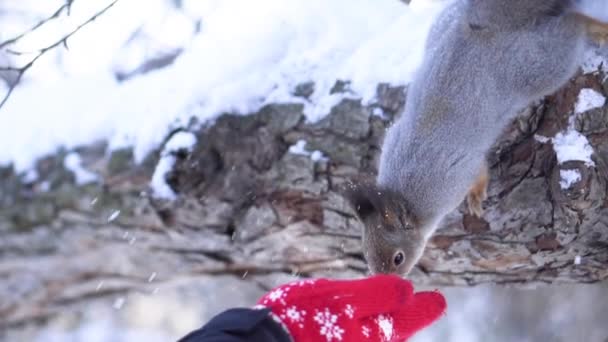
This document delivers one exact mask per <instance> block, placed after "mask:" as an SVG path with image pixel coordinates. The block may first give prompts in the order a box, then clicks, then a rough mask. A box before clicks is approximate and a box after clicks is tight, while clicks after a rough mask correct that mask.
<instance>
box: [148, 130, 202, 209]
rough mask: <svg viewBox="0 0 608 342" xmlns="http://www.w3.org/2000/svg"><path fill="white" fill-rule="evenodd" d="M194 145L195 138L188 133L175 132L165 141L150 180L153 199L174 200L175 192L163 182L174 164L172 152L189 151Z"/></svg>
mask: <svg viewBox="0 0 608 342" xmlns="http://www.w3.org/2000/svg"><path fill="white" fill-rule="evenodd" d="M195 144H196V136H195V135H194V134H192V133H189V132H177V133H175V134H173V135H172V136H171V138H170V139H169V141H167V143H166V144H165V146H164V148H163V151H162V152H161V154H160V160H159V161H158V164H156V169H154V174H153V175H152V180H151V181H150V188H151V189H152V195H153V196H154V197H156V198H162V199H167V200H174V199H175V197H176V195H175V192H173V190H172V189H171V187H170V186H169V184H167V182H166V181H165V175H166V174H167V173H168V172H169V171H171V169H172V168H173V165H174V164H175V156H174V155H173V152H176V151H178V150H181V149H184V150H187V151H191V150H192V147H193V146H194V145H195Z"/></svg>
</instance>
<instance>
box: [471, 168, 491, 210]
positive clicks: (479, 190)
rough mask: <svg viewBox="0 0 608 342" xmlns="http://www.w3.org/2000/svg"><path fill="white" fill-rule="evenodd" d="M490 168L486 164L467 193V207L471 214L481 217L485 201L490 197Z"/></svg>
mask: <svg viewBox="0 0 608 342" xmlns="http://www.w3.org/2000/svg"><path fill="white" fill-rule="evenodd" d="M488 182H489V176H488V168H487V166H486V165H485V164H484V166H483V167H482V168H481V172H480V173H479V176H478V177H477V179H476V180H475V183H474V184H473V186H472V187H471V190H469V193H468V194H467V208H468V209H469V213H470V214H471V215H474V216H477V217H481V216H482V215H483V206H482V204H483V201H484V200H485V199H486V198H488V192H487V189H488Z"/></svg>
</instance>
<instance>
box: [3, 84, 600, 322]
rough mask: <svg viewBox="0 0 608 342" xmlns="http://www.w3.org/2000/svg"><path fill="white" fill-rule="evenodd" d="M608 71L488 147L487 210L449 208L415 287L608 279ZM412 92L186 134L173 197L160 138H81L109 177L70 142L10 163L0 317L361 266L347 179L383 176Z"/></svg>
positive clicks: (238, 120) (176, 156)
mask: <svg viewBox="0 0 608 342" xmlns="http://www.w3.org/2000/svg"><path fill="white" fill-rule="evenodd" d="M604 77H605V75H604V73H596V74H588V75H580V76H578V77H576V79H575V80H574V81H573V82H571V83H570V84H568V86H567V87H565V88H564V89H563V90H561V91H559V92H557V93H556V94H555V95H553V96H550V97H548V98H547V99H546V100H545V101H544V102H542V103H539V104H537V105H535V106H533V107H531V108H530V109H528V110H526V111H525V112H524V113H522V115H521V116H520V117H518V119H517V120H516V121H515V122H513V124H512V125H511V126H510V127H509V128H508V129H507V130H506V132H505V133H504V135H503V137H502V138H501V139H500V141H499V142H497V144H496V145H495V147H494V148H493V150H492V151H491V152H490V153H489V156H488V160H489V165H490V166H491V171H490V174H491V182H490V188H489V199H488V200H487V201H486V202H485V209H486V212H485V215H484V216H483V217H482V218H481V219H477V218H474V217H471V216H469V215H465V214H463V213H464V206H461V208H459V210H457V211H455V212H453V213H452V214H451V215H449V217H447V218H446V220H445V222H444V224H443V225H442V227H441V229H439V230H438V232H437V233H436V234H435V236H434V237H433V239H432V241H431V243H430V244H429V246H428V248H427V250H426V253H425V255H424V257H423V258H422V260H421V262H420V264H419V265H418V267H417V268H416V269H415V270H414V271H413V273H412V274H411V278H412V279H413V281H414V282H415V283H417V284H426V285H433V286H437V285H473V284H479V283H486V282H492V283H521V284H529V283H535V282H543V283H564V282H570V283H593V282H598V281H601V280H604V279H606V278H608V228H607V226H608V201H607V200H606V191H607V182H608V169H607V165H608V106H605V105H603V106H602V105H601V99H602V97H601V96H598V94H604V95H605V94H607V89H606V84H604V83H603V82H602V80H603V79H604ZM581 89H586V90H585V91H584V92H583V94H586V95H584V96H579V94H581ZM591 90H593V92H592V91H591ZM405 93H406V91H405V89H403V88H394V87H390V86H387V85H380V86H379V87H378V102H377V103H375V104H373V105H370V106H362V105H361V104H360V103H359V102H358V101H356V100H348V99H347V100H343V101H342V102H341V103H340V104H338V105H337V106H335V107H334V108H333V109H332V111H331V113H330V115H328V116H327V117H325V118H324V119H323V120H321V121H319V122H316V123H307V122H305V120H304V115H303V114H302V107H301V105H297V104H273V105H269V106H266V107H264V108H263V109H261V110H260V111H259V112H257V113H253V114H251V115H247V116H242V115H228V114H227V115H223V116H221V117H220V118H218V119H217V120H216V121H215V122H213V123H210V124H208V125H206V126H205V127H203V128H201V129H198V130H196V131H194V130H190V131H191V132H192V133H194V134H195V135H196V137H197V143H196V144H195V145H194V146H193V147H192V150H191V152H188V151H187V150H182V151H179V150H178V151H174V152H173V154H172V156H173V162H174V164H173V168H172V169H171V171H170V172H169V173H168V174H167V175H166V180H167V183H168V184H169V185H170V187H171V190H173V192H174V193H175V194H176V195H177V199H176V200H175V201H166V200H159V199H153V198H151V197H150V196H149V195H148V194H149V193H150V189H149V184H150V181H151V178H152V175H153V171H154V168H155V165H156V163H157V161H158V156H159V154H160V151H163V147H162V146H161V147H159V149H158V153H156V154H155V155H151V156H150V157H149V158H148V159H147V160H146V161H145V162H144V163H143V165H134V163H133V161H132V153H131V151H129V150H120V151H114V152H112V153H111V154H110V153H106V150H107V146H106V144H105V143H103V142H100V143H97V144H93V145H91V146H87V147H82V148H81V149H78V150H77V151H70V152H77V153H78V154H79V155H80V162H81V163H82V165H83V166H84V168H85V169H86V170H88V171H92V172H95V173H97V174H98V175H99V178H100V179H101V180H102V183H103V185H96V184H88V185H76V183H75V176H74V175H73V174H72V173H71V172H70V171H69V170H67V169H66V168H65V166H64V162H63V159H64V157H65V156H66V155H68V151H59V152H58V153H57V154H56V155H54V156H49V157H47V158H44V159H41V160H40V161H39V162H38V164H37V176H38V177H23V176H17V175H15V174H14V172H13V171H12V169H10V168H6V169H0V175H1V177H0V205H1V206H0V235H1V236H2V238H1V239H0V277H1V278H2V279H3V280H2V281H0V298H2V300H0V330H1V327H2V326H13V327H14V326H18V325H20V324H24V323H32V322H36V321H37V319H40V318H46V317H52V316H53V315H54V314H56V313H57V312H60V311H61V310H65V309H66V308H68V307H72V306H74V305H82V304H83V303H87V302H88V301H90V300H94V299H96V298H100V297H105V296H110V295H120V294H124V293H127V292H129V291H134V290H138V291H153V290H154V288H156V287H157V286H160V285H159V284H163V283H165V282H168V281H170V280H174V279H177V278H180V279H181V278H184V277H192V278H193V279H196V278H197V277H207V276H209V275H211V276H214V277H215V276H219V275H236V276H238V277H241V278H243V279H245V280H246V281H252V282H254V283H255V284H257V285H259V286H260V287H261V289H267V288H269V287H270V286H273V285H275V284H276V283H278V282H283V281H287V280H290V279H293V277H321V276H331V277H359V276H362V275H365V274H366V273H367V269H366V265H365V262H364V259H363V257H362V255H361V246H360V241H359V239H360V230H361V224H360V223H359V222H358V221H357V220H356V219H355V218H354V216H353V213H352V211H351V210H350V208H349V207H348V206H347V205H346V202H345V201H344V200H343V199H342V197H341V196H340V195H339V193H338V189H339V187H340V185H341V184H343V183H344V182H345V181H347V180H349V179H351V178H355V177H359V176H362V175H363V176H364V175H373V174H374V172H375V170H376V165H377V160H378V156H379V153H380V147H381V141H382V135H383V133H384V132H385V129H386V127H387V126H388V125H389V124H390V121H391V120H392V119H393V118H394V116H395V115H397V113H399V112H400V110H401V109H402V108H403V105H404V103H405ZM577 104H578V105H577ZM575 105H577V108H578V109H579V111H582V112H581V113H578V114H576V115H572V114H573V112H574V108H575ZM597 106H600V107H599V108H595V107H597ZM184 130H188V129H187V128H184ZM579 132H580V133H579ZM586 144H588V145H586ZM591 149H592V150H591ZM556 150H557V152H559V153H556ZM572 151H573V152H574V153H569V152H572ZM585 152H587V153H588V152H592V154H591V157H590V159H589V158H585V154H584V153H585ZM558 157H559V158H558ZM429 158H433V156H429ZM576 159H580V160H576ZM28 178H29V179H28ZM93 178H94V177H93ZM120 298H122V297H120ZM253 300H255V298H252V301H253Z"/></svg>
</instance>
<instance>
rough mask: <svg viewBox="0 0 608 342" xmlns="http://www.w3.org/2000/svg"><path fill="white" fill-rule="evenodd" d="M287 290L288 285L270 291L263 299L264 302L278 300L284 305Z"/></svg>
mask: <svg viewBox="0 0 608 342" xmlns="http://www.w3.org/2000/svg"><path fill="white" fill-rule="evenodd" d="M287 292H289V287H282V288H278V289H274V290H272V291H270V292H269V293H268V296H266V299H265V300H264V304H266V303H268V302H269V301H270V302H272V303H275V302H276V301H279V302H280V303H281V304H283V305H285V297H287Z"/></svg>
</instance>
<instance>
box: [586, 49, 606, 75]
mask: <svg viewBox="0 0 608 342" xmlns="http://www.w3.org/2000/svg"><path fill="white" fill-rule="evenodd" d="M600 66H601V67H603V68H604V69H606V67H608V59H607V58H606V57H605V56H602V55H600V54H599V53H598V52H597V51H596V50H592V49H590V50H588V51H586V52H585V59H584V62H583V65H582V69H583V73H585V74H589V73H592V72H596V71H597V70H598V69H599V67H600Z"/></svg>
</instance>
